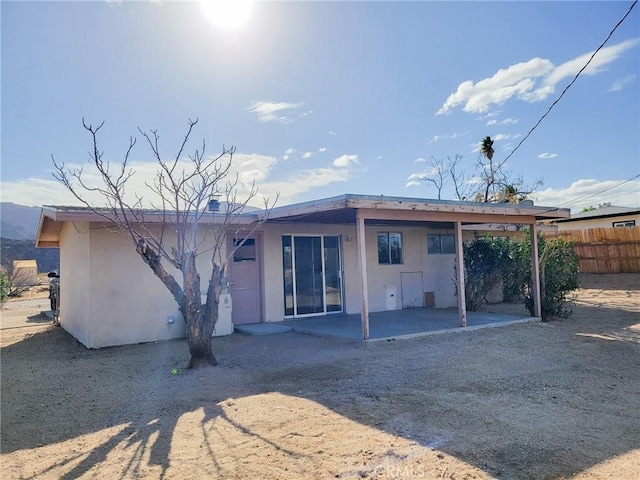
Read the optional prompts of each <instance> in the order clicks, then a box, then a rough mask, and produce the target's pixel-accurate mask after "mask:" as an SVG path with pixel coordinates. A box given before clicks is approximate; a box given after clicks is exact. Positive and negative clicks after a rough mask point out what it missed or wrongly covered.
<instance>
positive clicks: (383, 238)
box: [378, 232, 402, 265]
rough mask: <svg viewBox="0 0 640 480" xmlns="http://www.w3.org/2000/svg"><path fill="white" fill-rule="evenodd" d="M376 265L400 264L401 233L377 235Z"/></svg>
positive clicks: (381, 233)
mask: <svg viewBox="0 0 640 480" xmlns="http://www.w3.org/2000/svg"><path fill="white" fill-rule="evenodd" d="M378 263H379V264H380V265H399V264H401V263H402V234H401V233H394V232H379V233H378Z"/></svg>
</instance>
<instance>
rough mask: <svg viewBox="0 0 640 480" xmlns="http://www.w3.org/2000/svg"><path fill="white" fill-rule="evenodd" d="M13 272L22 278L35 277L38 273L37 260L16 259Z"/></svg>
mask: <svg viewBox="0 0 640 480" xmlns="http://www.w3.org/2000/svg"><path fill="white" fill-rule="evenodd" d="M13 272H14V274H15V275H20V277H21V278H27V277H35V276H36V275H37V274H38V264H37V263H36V261H35V260H14V261H13Z"/></svg>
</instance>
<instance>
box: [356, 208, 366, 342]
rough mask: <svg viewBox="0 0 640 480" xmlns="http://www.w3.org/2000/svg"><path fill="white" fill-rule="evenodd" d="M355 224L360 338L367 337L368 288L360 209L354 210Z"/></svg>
mask: <svg viewBox="0 0 640 480" xmlns="http://www.w3.org/2000/svg"><path fill="white" fill-rule="evenodd" d="M356 225H357V235H356V237H357V244H358V245H357V246H358V257H359V258H360V276H361V277H362V313H360V319H361V321H362V338H363V339H364V340H368V339H369V288H368V282H367V250H366V248H365V247H366V242H365V237H364V235H365V231H364V216H363V215H362V213H361V211H360V210H357V211H356Z"/></svg>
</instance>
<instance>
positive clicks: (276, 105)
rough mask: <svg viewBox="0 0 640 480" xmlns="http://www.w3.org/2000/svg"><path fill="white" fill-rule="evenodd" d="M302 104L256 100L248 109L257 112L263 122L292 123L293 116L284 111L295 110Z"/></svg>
mask: <svg viewBox="0 0 640 480" xmlns="http://www.w3.org/2000/svg"><path fill="white" fill-rule="evenodd" d="M301 105H302V103H287V102H262V101H256V102H253V103H251V105H249V106H248V107H247V110H249V111H250V112H251V113H255V114H257V115H258V120H259V121H261V122H263V123H267V122H279V123H290V122H291V121H292V120H291V117H289V116H287V115H285V114H284V112H289V111H290V110H294V109H296V108H298V107H300V106H301Z"/></svg>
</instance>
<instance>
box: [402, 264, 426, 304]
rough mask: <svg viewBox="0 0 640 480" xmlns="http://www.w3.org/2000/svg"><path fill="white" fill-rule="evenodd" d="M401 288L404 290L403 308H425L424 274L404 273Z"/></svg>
mask: <svg viewBox="0 0 640 480" xmlns="http://www.w3.org/2000/svg"><path fill="white" fill-rule="evenodd" d="M400 286H401V288H402V308H422V307H424V293H423V292H424V289H423V288H422V272H402V273H401V274H400Z"/></svg>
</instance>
